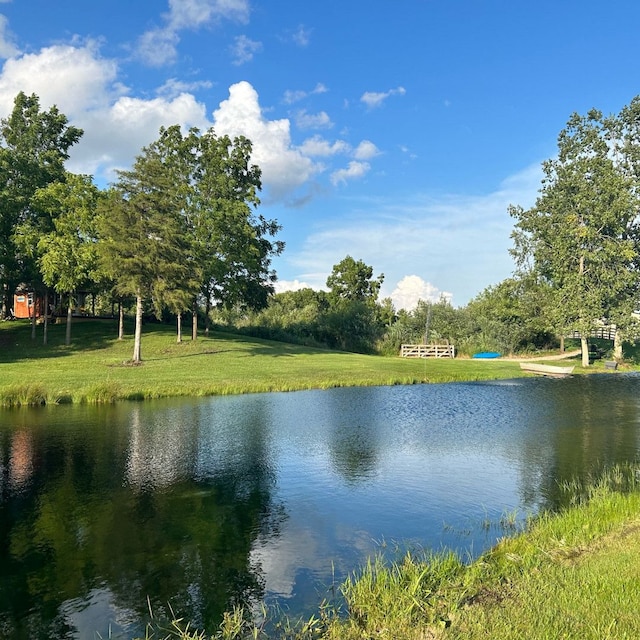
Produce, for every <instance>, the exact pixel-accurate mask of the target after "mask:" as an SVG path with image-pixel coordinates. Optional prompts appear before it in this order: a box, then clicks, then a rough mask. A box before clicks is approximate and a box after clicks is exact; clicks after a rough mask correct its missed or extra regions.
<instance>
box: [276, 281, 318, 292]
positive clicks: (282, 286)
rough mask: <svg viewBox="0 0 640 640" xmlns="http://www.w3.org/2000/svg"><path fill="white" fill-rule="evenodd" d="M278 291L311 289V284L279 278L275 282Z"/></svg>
mask: <svg viewBox="0 0 640 640" xmlns="http://www.w3.org/2000/svg"><path fill="white" fill-rule="evenodd" d="M273 288H274V289H275V292H276V293H284V292H285V291H299V290H300V289H309V288H311V285H310V284H308V283H307V282H301V281H300V280H297V279H296V280H277V281H276V282H274V283H273Z"/></svg>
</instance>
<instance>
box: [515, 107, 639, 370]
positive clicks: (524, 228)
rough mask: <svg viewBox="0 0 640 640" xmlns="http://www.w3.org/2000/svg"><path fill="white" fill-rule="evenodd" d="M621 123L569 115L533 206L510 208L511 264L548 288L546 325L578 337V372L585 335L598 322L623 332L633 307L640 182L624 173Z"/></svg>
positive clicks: (626, 158) (629, 161)
mask: <svg viewBox="0 0 640 640" xmlns="http://www.w3.org/2000/svg"><path fill="white" fill-rule="evenodd" d="M623 118H624V116H623V115H620V116H612V117H610V118H604V117H603V116H602V114H601V113H600V112H599V111H596V110H592V111H590V112H589V113H588V114H587V115H586V116H580V115H577V114H574V115H573V116H572V117H571V119H570V120H569V122H568V124H567V127H566V128H565V129H563V130H562V132H561V133H560V135H559V137H558V155H557V157H556V158H554V159H551V160H548V161H546V162H545V163H544V164H543V171H544V179H543V181H542V186H541V189H540V195H539V196H538V199H537V200H536V203H535V205H534V206H533V207H531V208H530V209H526V210H525V209H523V208H522V207H519V206H511V207H510V214H511V215H512V216H513V217H514V218H515V219H516V225H515V229H514V232H513V234H512V237H513V239H514V248H513V250H512V253H513V255H514V257H515V258H516V261H517V264H518V266H519V268H520V269H521V271H522V272H527V271H529V272H532V273H534V274H535V275H536V276H537V277H539V278H540V279H541V280H542V281H543V282H545V283H548V285H549V287H550V289H549V291H550V294H549V295H550V299H551V302H552V305H551V306H552V309H553V324H554V326H555V328H556V330H557V331H558V333H560V334H561V335H562V334H564V333H566V332H569V331H574V330H575V331H578V332H579V333H580V335H581V336H582V341H583V364H584V365H585V366H586V365H588V363H589V361H588V350H587V339H588V336H589V333H590V332H591V331H592V330H593V329H594V328H596V326H597V325H598V323H602V322H606V323H610V322H616V323H618V324H619V325H620V326H621V327H624V326H625V325H626V324H629V322H630V321H631V311H633V309H634V308H635V307H636V305H637V304H638V290H639V289H638V284H639V279H638V271H637V267H638V260H639V257H640V244H639V240H640V233H639V232H640V227H639V218H638V211H639V200H638V184H639V183H638V179H639V178H640V176H637V175H636V174H635V171H634V170H629V168H630V167H633V166H635V165H634V162H635V157H632V156H630V155H629V149H630V148H633V149H634V153H636V151H635V147H633V146H631V147H629V146H628V145H625V144H624V143H625V141H624V139H623V138H622V136H621V134H620V132H621V131H626V130H627V129H626V127H629V126H632V125H631V123H625V122H624V121H623ZM633 126H634V127H635V126H636V125H635V122H634V123H633Z"/></svg>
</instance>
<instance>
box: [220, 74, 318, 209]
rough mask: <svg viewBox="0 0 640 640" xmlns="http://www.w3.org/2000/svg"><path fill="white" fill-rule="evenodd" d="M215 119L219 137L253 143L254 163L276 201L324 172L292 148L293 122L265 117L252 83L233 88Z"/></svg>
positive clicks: (238, 84) (298, 150) (233, 86)
mask: <svg viewBox="0 0 640 640" xmlns="http://www.w3.org/2000/svg"><path fill="white" fill-rule="evenodd" d="M213 117H214V122H215V129H216V132H217V133H218V134H228V135H229V136H231V137H233V136H239V135H243V136H246V137H247V138H249V139H250V140H251V142H252V143H253V154H252V160H253V162H255V163H256V164H257V165H258V166H260V168H261V169H262V175H263V181H264V183H265V185H266V186H267V187H268V189H269V192H270V196H271V198H273V199H280V198H283V197H285V196H286V195H287V194H289V193H291V192H292V191H294V190H295V189H296V188H297V187H299V186H301V185H303V184H305V183H306V182H307V181H308V180H309V179H310V178H312V177H313V176H314V175H315V174H316V173H318V172H319V171H320V170H321V169H322V167H321V166H320V165H316V164H315V163H314V162H313V161H312V160H311V159H310V158H308V157H306V156H305V155H304V154H303V153H302V152H301V150H300V149H298V148H296V147H294V146H293V145H292V143H291V133H290V123H289V120H287V119H282V120H267V119H266V118H265V117H264V115H263V113H262V109H261V107H260V104H259V101H258V93H257V92H256V90H255V89H254V88H253V87H252V86H251V85H250V84H249V83H248V82H245V81H243V82H238V83H237V84H234V85H232V86H231V87H230V88H229V98H228V99H227V100H224V101H222V102H221V103H220V106H219V108H218V109H217V110H216V111H214V113H213Z"/></svg>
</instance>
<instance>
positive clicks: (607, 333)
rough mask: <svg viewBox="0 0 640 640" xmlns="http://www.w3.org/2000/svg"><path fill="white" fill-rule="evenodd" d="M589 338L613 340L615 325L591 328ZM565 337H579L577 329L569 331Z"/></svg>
mask: <svg viewBox="0 0 640 640" xmlns="http://www.w3.org/2000/svg"><path fill="white" fill-rule="evenodd" d="M589 337H590V338H601V339H602V340H614V339H615V337H616V327H615V325H610V326H605V327H597V328H596V329H592V330H591V331H590V332H589ZM565 338H576V339H578V338H580V332H579V331H571V332H569V333H568V334H567V335H565Z"/></svg>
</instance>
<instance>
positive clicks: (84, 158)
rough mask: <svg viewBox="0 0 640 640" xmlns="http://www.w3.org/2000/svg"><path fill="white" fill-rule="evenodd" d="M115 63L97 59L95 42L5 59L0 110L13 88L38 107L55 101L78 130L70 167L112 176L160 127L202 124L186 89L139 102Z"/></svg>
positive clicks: (6, 109) (200, 109)
mask: <svg viewBox="0 0 640 640" xmlns="http://www.w3.org/2000/svg"><path fill="white" fill-rule="evenodd" d="M117 76H118V67H117V65H116V63H115V62H114V61H112V60H107V59H104V58H102V57H100V55H99V52H98V49H97V46H96V45H95V43H88V44H86V45H85V46H83V47H78V46H75V47H74V46H71V45H60V46H54V47H48V48H46V49H42V51H40V52H39V53H34V54H27V55H23V56H19V57H17V58H13V59H11V60H8V61H7V62H6V63H5V64H4V66H3V68H2V72H1V73H0V113H1V114H2V115H8V114H9V113H10V112H11V110H12V108H13V101H14V98H15V96H16V95H17V93H18V92H19V91H24V92H25V93H28V94H30V93H35V94H36V95H38V97H39V98H40V106H41V108H42V109H48V108H49V107H51V106H52V105H54V104H55V105H57V106H58V108H59V109H60V111H61V112H62V113H64V114H65V115H66V116H67V117H68V118H69V120H70V122H71V124H73V125H75V126H78V127H81V128H82V129H84V135H83V137H82V138H81V140H80V142H79V143H78V144H77V145H75V146H74V147H73V148H72V149H71V159H70V162H69V163H68V166H69V169H70V170H71V171H76V172H80V173H89V174H93V175H95V174H98V176H97V177H98V179H99V180H100V179H102V180H104V179H105V178H112V177H113V169H114V168H125V167H128V166H130V165H131V162H132V161H133V158H134V157H135V156H136V155H137V154H138V153H139V152H140V150H141V148H142V147H143V146H145V145H147V144H149V143H150V142H151V141H153V140H154V139H155V138H156V137H157V134H158V129H159V128H160V126H162V125H164V126H168V125H172V124H180V125H183V126H185V127H189V126H197V127H200V128H208V127H209V126H210V123H209V122H207V119H206V116H205V113H206V111H205V108H204V105H202V104H200V103H198V102H197V101H196V100H195V98H194V97H193V96H192V95H191V94H188V93H181V94H179V95H176V96H171V97H165V98H155V99H152V100H143V99H139V98H132V97H129V96H127V95H125V94H126V89H125V88H124V87H122V86H121V85H120V84H119V83H118V82H117Z"/></svg>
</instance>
